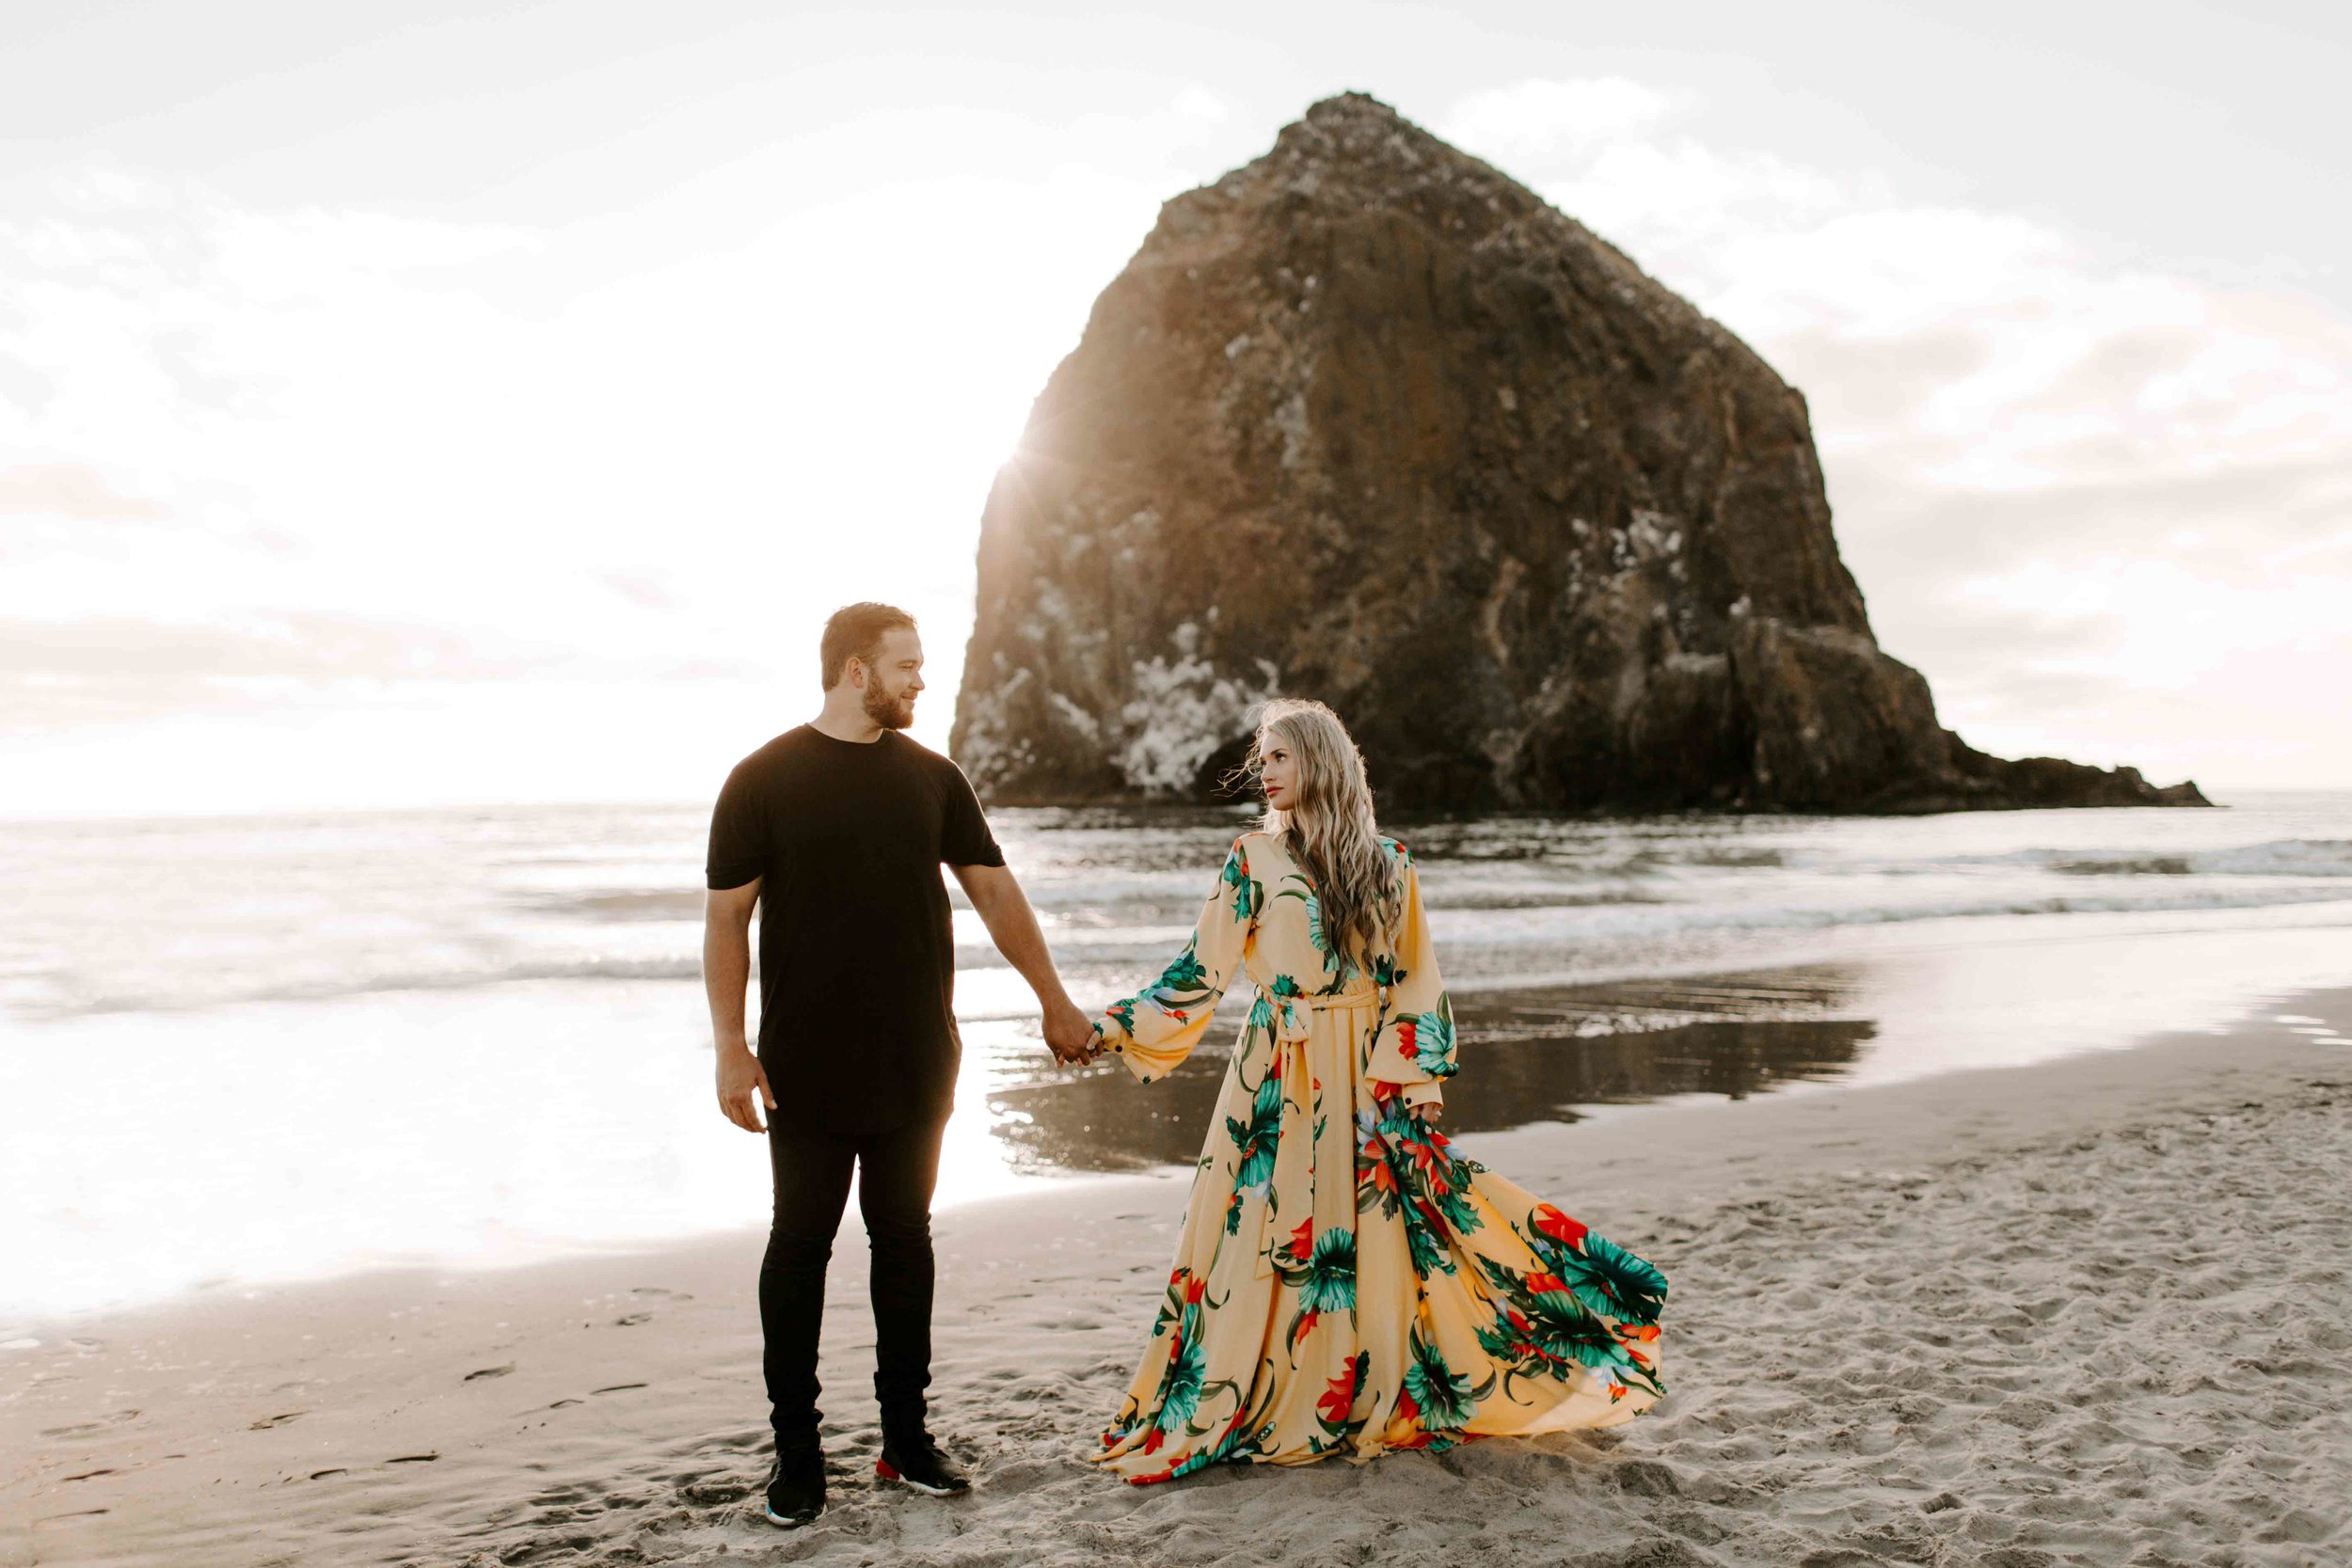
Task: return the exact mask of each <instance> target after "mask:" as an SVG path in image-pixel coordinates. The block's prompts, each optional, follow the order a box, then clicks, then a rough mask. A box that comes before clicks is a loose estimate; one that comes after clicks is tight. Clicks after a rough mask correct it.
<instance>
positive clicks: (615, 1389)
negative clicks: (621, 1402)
mask: <svg viewBox="0 0 2352 1568" xmlns="http://www.w3.org/2000/svg"><path fill="white" fill-rule="evenodd" d="M643 1387H644V1384H642V1383H613V1384H608V1385H606V1386H604V1387H602V1388H591V1389H589V1390H588V1391H589V1392H590V1393H591V1394H618V1393H621V1392H623V1391H624V1390H626V1389H629V1388H643Z"/></svg>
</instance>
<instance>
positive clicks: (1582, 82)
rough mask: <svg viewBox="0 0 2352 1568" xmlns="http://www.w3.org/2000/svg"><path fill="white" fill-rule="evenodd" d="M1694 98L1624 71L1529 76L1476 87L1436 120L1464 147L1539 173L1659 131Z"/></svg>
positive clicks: (1440, 129)
mask: <svg viewBox="0 0 2352 1568" xmlns="http://www.w3.org/2000/svg"><path fill="white" fill-rule="evenodd" d="M1692 105H1693V100H1692V98H1691V96H1690V95H1689V94H1687V93H1683V92H1679V91H1669V90H1665V89H1661V88H1659V87H1651V86H1649V85H1648V84H1647V83H1644V82H1636V81H1632V80H1630V79H1629V78H1627V77H1623V76H1591V77H1581V78H1579V79H1576V80H1573V81H1545V80H1531V81H1523V82H1517V83H1514V84H1512V85H1511V86H1509V87H1490V88H1487V89H1486V90H1485V91H1483V92H1474V93H1472V94H1470V96H1469V97H1468V98H1465V99H1463V100H1462V101H1461V102H1460V103H1456V104H1455V105H1454V107H1453V108H1452V109H1451V110H1450V111H1448V112H1447V114H1446V115H1445V116H1444V117H1443V118H1442V119H1439V120H1438V122H1437V126H1436V129H1437V131H1438V135H1442V136H1444V137H1445V138H1446V139H1447V140H1448V141H1450V142H1452V143H1453V144H1454V146H1456V147H1458V148H1460V149H1462V150H1464V151H1465V152H1471V153H1475V154H1477V155H1478V156H1479V157H1482V158H1485V159H1486V160H1487V161H1488V162H1490V163H1494V164H1497V165H1507V166H1510V167H1511V168H1513V169H1516V170H1518V171H1520V173H1521V177H1522V178H1525V177H1527V176H1529V175H1534V176H1541V175H1543V174H1545V173H1547V172H1549V171H1550V170H1552V169H1554V168H1556V167H1558V166H1561V165H1564V164H1573V163H1575V162H1576V161H1577V160H1579V159H1581V158H1585V157H1589V156H1591V155H1592V154H1594V153H1596V152H1597V151H1599V150H1602V149H1603V148H1606V147H1607V146H1608V145H1609V144H1610V143H1612V142H1615V141H1620V140H1624V139H1627V138H1630V137H1635V136H1643V135H1648V134H1650V133H1652V132H1654V131H1657V130H1659V129H1661V128H1662V127H1663V126H1665V125H1666V124H1668V123H1669V122H1670V121H1672V120H1673V119H1676V118H1677V116H1678V115H1680V114H1682V113H1685V112H1687V111H1688V110H1689V109H1690V108H1691V107H1692Z"/></svg>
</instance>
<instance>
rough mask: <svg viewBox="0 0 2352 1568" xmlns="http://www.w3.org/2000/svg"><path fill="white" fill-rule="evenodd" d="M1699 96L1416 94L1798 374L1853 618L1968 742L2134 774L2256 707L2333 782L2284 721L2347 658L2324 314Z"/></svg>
mask: <svg viewBox="0 0 2352 1568" xmlns="http://www.w3.org/2000/svg"><path fill="white" fill-rule="evenodd" d="M1613 104H1614V105H1616V106H1615V107H1612V105H1613ZM1702 107H1703V105H1699V104H1696V103H1692V101H1691V100H1690V98H1689V97H1688V95H1687V94H1680V93H1667V92H1664V91H1649V92H1645V90H1643V89H1641V87H1640V86H1639V84H1633V85H1632V87H1631V90H1627V88H1626V87H1614V88H1612V89H1611V90H1610V91H1607V92H1603V91H1601V90H1599V86H1598V85H1597V84H1596V83H1592V82H1556V83H1550V84H1535V83H1523V84H1520V85H1519V86H1518V87H1514V88H1512V89H1509V90H1508V91H1507V92H1505V93H1502V94H1481V95H1477V96H1474V97H1472V98H1471V99H1469V100H1466V101H1465V103H1463V104H1462V105H1461V106H1460V107H1459V108H1458V110H1457V111H1456V113H1455V114H1454V115H1453V116H1452V117H1449V118H1448V119H1445V120H1444V121H1442V122H1441V123H1442V124H1443V125H1444V126H1445V127H1446V128H1447V129H1448V130H1450V131H1451V132H1453V133H1454V134H1457V135H1459V136H1460V137H1461V138H1462V140H1463V142H1464V145H1465V146H1467V147H1469V149H1470V150H1472V151H1488V150H1489V149H1492V151H1491V152H1489V155H1490V156H1494V157H1496V158H1497V160H1498V161H1499V162H1501V163H1502V165H1503V166H1504V167H1506V168H1507V169H1511V170H1513V171H1515V172H1518V173H1519V174H1521V175H1522V176H1523V177H1529V178H1532V180H1533V181H1534V183H1535V184H1536V186H1537V188H1538V189H1539V190H1540V191H1541V192H1542V194H1543V195H1544V196H1545V197H1546V198H1548V199H1549V200H1551V201H1552V202H1553V203H1554V204H1555V205H1557V206H1559V207H1561V208H1562V209H1563V210H1564V211H1565V212H1567V213H1568V214H1570V215H1572V216H1575V217H1577V218H1579V219H1581V221H1583V222H1585V223H1586V224H1587V225H1588V226H1590V227H1592V228H1593V229H1594V230H1596V231H1597V232H1599V233H1601V234H1603V235H1604V236H1606V237H1607V238H1608V239H1610V240H1611V241H1612V242H1613V243H1614V244H1616V245H1619V246H1620V247H1621V248H1623V249H1624V250H1626V251H1627V252H1628V253H1629V255H1631V256H1632V257H1633V258H1634V259H1635V260H1636V261H1638V262H1639V263H1640V264H1641V265H1642V266H1643V267H1644V268H1645V270H1646V271H1648V272H1650V273H1651V274H1652V275H1653V276H1655V277H1658V278H1659V279H1660V280H1661V282H1664V283H1665V284H1666V285H1667V286H1669V287H1671V288H1674V289H1676V290H1677V291H1678V292H1679V293H1683V294H1684V295H1685V296H1687V297H1688V298H1690V299H1691V300H1692V302H1693V303H1694V304H1696V305H1697V306H1698V307H1699V308H1700V309H1703V310H1705V311H1707V312H1708V314H1710V315H1712V316H1714V317H1715V318H1716V319H1717V320H1719V321H1721V322H1722V323H1724V325H1726V326H1727V327H1729V328H1730V329H1731V330H1733V331H1734V332H1736V333H1738V334H1739V335H1740V337H1741V338H1742V339H1744V340H1745V341H1747V342H1748V343H1749V344H1750V345H1751V346H1752V347H1754V348H1756V351H1757V352H1758V353H1759V354H1761V355H1762V356H1764V357H1765V359H1766V360H1767V361H1768V362H1770V363H1771V364H1772V366H1773V367H1774V368H1775V369H1776V370H1777V371H1778V372H1780V373H1781V374H1782V375H1783V376H1784V378H1786V379H1787V380H1788V381H1789V382H1790V383H1791V384H1792V385H1794V386H1796V387H1798V388H1801V389H1803V390H1804V393H1805V394H1806V398H1807V403H1808V405H1809V407H1810V409H1811V411H1812V417H1813V424H1814V433H1815V436H1816V439H1817V442H1818V444H1819V446H1820V451H1821V456H1822V466H1823V469H1824V472H1825V474H1826V476H1827V482H1828V486H1829V492H1830V497H1831V499H1832V501H1833V503H1834V506H1835V509H1836V519H1837V535H1838V542H1839V546H1840V549H1841V551H1842V553H1843V554H1844V556H1845V558H1846V560H1847V562H1848V564H1849V565H1850V566H1851V569H1852V570H1853V572H1854V574H1855V577H1856V578H1857V580H1858V581H1859V582H1860V583H1861V585H1862V588H1863V590H1864V593H1865V594H1866V596H1867V599H1868V601H1869V606H1870V612H1871V619H1872V624H1873V626H1874V627H1875V629H1876V630H1877V632H1878V634H1879V637H1880V639H1881V641H1883V643H1884V644H1885V645H1886V646H1887V648H1888V649H1889V651H1890V652H1893V653H1895V654H1896V655H1897V656H1898V657H1902V658H1905V659H1907V660H1909V661H1911V662H1914V663H1915V664H1917V665H1919V666H1920V667H1921V669H1922V670H1923V671H1924V673H1926V674H1927V675H1928V676H1929V678H1930V680H1931V683H1932V684H1933V687H1934V689H1935V690H1936V693H1937V696H1938V699H1939V703H1940V705H1941V706H1942V708H1943V710H1944V715H1945V718H1946V721H1947V722H1963V723H1966V724H1967V725H1969V726H1970V727H1971V734H1970V738H1971V739H1972V740H1976V741H1977V742H1978V743H1979V744H1986V743H1987V741H1986V736H1994V737H1996V738H1998V739H1999V740H2001V741H2002V742H2003V743H2005V744H2007V745H2009V746H2010V747H2011V748H2023V749H2026V750H2029V751H2033V752H2056V753H2059V754H2077V753H2083V752H2091V753H2101V752H2104V753H2106V754H2107V755H2110V756H2113V755H2118V754H2120V755H2122V757H2123V758H2124V759H2125V760H2131V761H2140V762H2147V763H2150V764H2151V770H2152V771H2157V772H2161V771H2162V770H2163V769H2162V768H2156V767H2154V766H2153V762H2154V760H2155V759H2159V758H2163V757H2167V756H2171V757H2175V758H2178V759H2181V760H2182V761H2184V762H2188V761H2193V760H2194V759H2193V757H2192V756H2191V755H2190V753H2191V752H2193V750H2194V737H2196V736H2201V735H2211V736H2214V737H2216V746H2217V749H2218V750H2221V751H2223V752H2225V753H2226V754H2227V756H2229V757H2230V758H2233V759H2238V760H2243V759H2245V758H2248V757H2249V756H2252V755H2253V754H2254V750H2249V748H2255V742H2256V741H2257V740H2258V739H2259V736H2256V735H2253V734H2251V733H2249V729H2248V716H2249V714H2250V713H2260V714H2262V715H2263V716H2264V720H2263V721H2264V722H2267V723H2271V724H2274V725H2276V726H2277V734H2276V736H2275V737H2274V739H2272V740H2270V741H2265V742H2263V743H2262V744H2261V745H2260V747H2259V748H2255V749H2258V750H2259V751H2260V752H2261V755H2262V756H2263V758H2264V759H2265V767H2269V768H2273V769H2274V770H2276V771H2277V773H2278V776H2280V777H2299V778H2302V779H2305V780H2308V781H2314V782H2316V781H2324V780H2332V781H2334V782H2343V781H2345V780H2347V779H2352V735H2347V734H2345V733H2344V726H2341V725H2314V724H2312V723H2309V722H2308V721H2298V719H2297V718H2296V716H2297V715H2307V714H2309V713H2312V712H2322V711H2325V712H2335V713H2340V712H2341V711H2342V708H2343V699H2342V696H2341V693H2342V691H2343V690H2344V689H2347V688H2352V633H2347V632H2346V631H2345V630H2344V629H2342V628H2343V626H2344V624H2345V622H2344V616H2343V614H2342V606H2344V605H2345V604H2347V603H2352V560H2348V559H2347V557H2352V548H2347V546H2346V542H2347V541H2348V540H2352V324H2347V323H2345V322H2344V320H2342V319H2341V318H2338V317H2336V316H2333V315H2330V314H2328V312H2326V311H2325V310H2323V309H2320V308H2318V307H2317V306H2315V305H2312V304H2310V303H2308V302H2305V301H2302V300H2299V299H2295V298H2289V297H2285V296H2280V295H2272V294H2265V293H2252V292H2244V291H2226V290H2221V289H2217V288H2214V287H2212V286H2210V285H2207V284H2205V283H2202V282H2201V281H2199V280H2197V279H2195V278H2193V277H2187V276H2185V275H2180V274H2173V273H2169V272H2166V271H2164V270H2162V269H2161V268H2158V267H2155V266H2152V265H2150V264H2148V263H2147V262H2146V261H2144V260H2143V261H2130V262H2126V261H2113V260H2109V259H2107V258H2106V257H2104V256H2103V255H2101V254H2100V253H2099V252H2098V251H2097V250H2096V249H2095V248H2094V247H2092V246H2091V245H2089V244H2088V243H2086V242H2085V241H2083V240H2080V239H2078V238H2076V237H2074V236H2073V235H2070V234H2068V233H2065V232H2063V231H2061V230H2058V229H2055V228H2053V227H2051V226H2050V225H2048V224H2046V223H2043V222H2040V221H2036V220H2035V219H2032V218H2029V217H2027V216H2025V215H2023V214H2016V213H2009V212H2003V211H1999V210H1997V209H1991V208H1981V207H1969V206H1957V205H1949V204H1940V205H1931V204H1921V203H1916V202H1910V201H1905V200H1902V199H1900V198H1899V197H1898V196H1897V195H1896V194H1894V193H1893V192H1892V191H1891V189H1890V188H1889V184H1888V182H1887V181H1886V180H1885V179H1884V178H1883V176H1881V175H1879V174H1877V173H1875V172H1874V171H1872V170H1869V169H1867V168H1839V169H1820V168H1812V167H1807V166H1802V165H1799V164H1794V163H1791V162H1789V161H1787V160H1784V159H1781V158H1779V157H1776V156H1774V155H1772V153H1770V152H1769V151H1765V150H1757V149H1755V148H1747V147H1740V148H1726V147H1719V146H1715V145H1711V144H1709V143H1708V141H1706V140H1705V139H1704V138H1702V137H1700V136H1697V135H1692V134H1691V133H1690V132H1689V131H1688V130H1687V129H1685V127H1686V126H1687V125H1688V124H1689V123H1690V122H1691V121H1692V120H1693V119H1696V117H1697V114H1698V111H1699V109H1700V108H1702ZM2249 685H2258V686H2259V687H2260V689H2261V693H2262V695H2261V696H2260V698H2259V699H2251V698H2249ZM2159 694H2163V695H2162V696H2161V698H2159ZM2135 726H2137V727H2135ZM2184 737H2187V738H2184ZM2207 770H2208V771H2210V769H2207ZM2241 776H2244V775H2243V774H2241Z"/></svg>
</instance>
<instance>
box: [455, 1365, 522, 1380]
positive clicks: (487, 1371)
mask: <svg viewBox="0 0 2352 1568" xmlns="http://www.w3.org/2000/svg"><path fill="white" fill-rule="evenodd" d="M513 1370H515V1363H513V1362H512V1361H509V1362H508V1363H506V1365H504V1366H503V1367H477V1368H475V1369H474V1370H472V1371H470V1372H468V1373H467V1374H466V1375H465V1376H464V1377H463V1378H461V1379H460V1380H459V1381H460V1382H463V1383H471V1382H472V1381H473V1380H474V1379H475V1378H478V1377H504V1376H505V1375H506V1374H507V1373H509V1372H511V1371H513Z"/></svg>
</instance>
